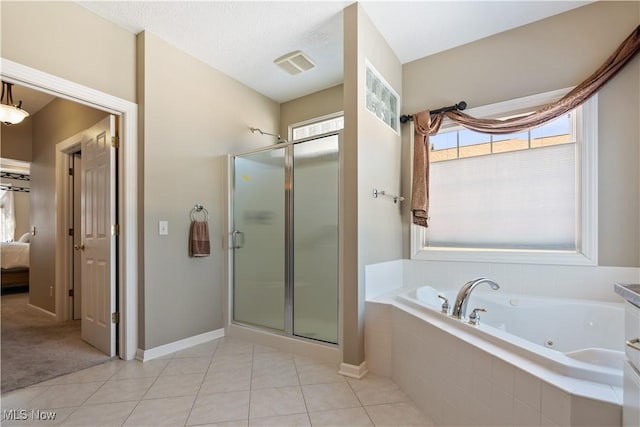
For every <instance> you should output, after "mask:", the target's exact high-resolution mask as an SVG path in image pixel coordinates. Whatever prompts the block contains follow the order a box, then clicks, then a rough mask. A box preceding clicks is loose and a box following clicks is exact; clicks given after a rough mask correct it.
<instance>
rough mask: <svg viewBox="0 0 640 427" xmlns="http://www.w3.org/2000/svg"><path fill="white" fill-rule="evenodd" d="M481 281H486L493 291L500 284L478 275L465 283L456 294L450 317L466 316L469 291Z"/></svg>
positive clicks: (481, 282)
mask: <svg viewBox="0 0 640 427" xmlns="http://www.w3.org/2000/svg"><path fill="white" fill-rule="evenodd" d="M483 283H487V284H488V285H489V286H491V289H493V290H494V291H497V290H498V289H500V285H498V284H497V283H496V282H494V281H493V280H491V279H487V278H486V277H479V278H477V279H473V280H471V281H469V282H467V283H465V284H464V286H463V287H462V288H461V289H460V291H459V292H458V295H457V296H456V302H455V304H454V305H453V312H452V313H451V316H452V317H455V318H456V319H464V318H465V317H466V316H467V303H468V302H469V297H470V296H471V292H472V291H473V290H474V289H475V288H476V286H478V285H481V284H483Z"/></svg>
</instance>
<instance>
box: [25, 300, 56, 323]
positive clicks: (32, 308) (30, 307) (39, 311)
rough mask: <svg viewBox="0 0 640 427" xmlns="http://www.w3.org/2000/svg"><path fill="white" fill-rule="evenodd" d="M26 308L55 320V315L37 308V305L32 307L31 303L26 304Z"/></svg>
mask: <svg viewBox="0 0 640 427" xmlns="http://www.w3.org/2000/svg"><path fill="white" fill-rule="evenodd" d="M27 308H28V309H29V310H32V311H36V312H38V313H41V314H46V315H47V316H51V317H53V318H54V319H55V318H56V314H55V313H52V312H50V311H49V310H45V309H44V308H41V307H38V306H37V305H33V304H31V303H28V304H27Z"/></svg>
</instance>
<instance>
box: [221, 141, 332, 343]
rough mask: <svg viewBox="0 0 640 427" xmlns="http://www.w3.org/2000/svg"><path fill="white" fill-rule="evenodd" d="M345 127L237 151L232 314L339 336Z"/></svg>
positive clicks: (250, 321) (236, 319) (263, 324)
mask: <svg viewBox="0 0 640 427" xmlns="http://www.w3.org/2000/svg"><path fill="white" fill-rule="evenodd" d="M339 145H340V134H339V133H328V134H324V135H320V136H317V137H313V138H308V139H304V140H300V141H294V142H282V143H279V144H276V145H274V146H270V147H267V148H263V149H260V150H256V151H253V152H250V153H244V154H240V155H236V156H233V157H232V162H231V166H232V173H231V176H232V182H231V185H232V189H231V228H232V232H231V246H232V263H231V265H232V279H231V282H232V292H231V298H232V301H231V310H232V313H231V321H232V322H233V323H234V324H238V325H243V326H249V327H253V328H259V329H265V330H267V331H270V332H275V333H277V334H281V335H285V336H290V337H299V338H305V339H311V340H316V341H320V342H325V343H332V344H337V342H338V296H339V293H338V256H339V254H338V198H339Z"/></svg>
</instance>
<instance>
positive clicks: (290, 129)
mask: <svg viewBox="0 0 640 427" xmlns="http://www.w3.org/2000/svg"><path fill="white" fill-rule="evenodd" d="M343 116H344V111H336V112H335V113H330V114H325V115H324V116H320V117H314V118H312V119H309V120H303V121H301V122H297V123H292V124H290V125H289V127H288V130H287V140H288V141H293V129H295V128H299V127H303V126H308V125H313V124H316V123H320V122H324V121H326V120H331V119H337V118H338V117H343Z"/></svg>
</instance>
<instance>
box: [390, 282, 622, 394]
mask: <svg viewBox="0 0 640 427" xmlns="http://www.w3.org/2000/svg"><path fill="white" fill-rule="evenodd" d="M481 286H483V285H481ZM438 294H441V295H443V296H444V297H446V298H447V299H448V300H449V303H450V305H451V306H453V304H454V302H455V299H456V294H457V291H438V290H437V289H434V288H433V287H430V286H423V287H420V288H417V289H414V290H411V291H408V292H405V293H402V294H400V295H398V296H397V299H398V302H400V303H405V304H408V305H409V306H411V307H413V308H419V309H421V310H423V311H425V313H426V314H428V315H429V317H431V318H435V319H437V320H441V321H444V322H446V325H447V326H448V327H455V328H460V329H461V330H463V331H466V332H467V333H472V334H474V335H476V336H479V337H481V338H482V339H485V340H488V341H490V342H492V343H493V344H496V345H498V346H500V347H502V348H505V349H506V350H509V351H513V352H515V353H518V354H520V355H522V356H525V357H527V358H528V359H530V360H531V361H533V362H536V363H538V364H541V365H543V366H545V367H547V368H549V369H552V370H554V371H556V372H558V373H560V374H562V375H567V376H571V377H574V378H579V379H584V380H588V381H593V382H598V383H603V384H609V385H613V386H618V387H620V386H622V368H623V363H624V348H623V345H624V304H622V303H607V302H597V301H590V300H574V299H562V298H548V297H533V296H529V295H518V294H510V293H506V292H503V291H502V290H498V291H484V290H481V288H478V289H476V290H475V291H474V292H473V293H472V294H471V297H470V299H469V302H468V304H467V316H468V315H469V314H470V313H471V311H472V310H473V309H474V308H477V307H483V308H486V309H487V312H486V313H483V312H481V313H480V325H478V326H472V325H469V324H467V323H465V322H462V321H460V320H458V319H454V318H452V317H450V316H446V315H445V314H442V313H440V309H441V305H442V301H441V300H440V299H439V298H438ZM434 316H435V317H434Z"/></svg>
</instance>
